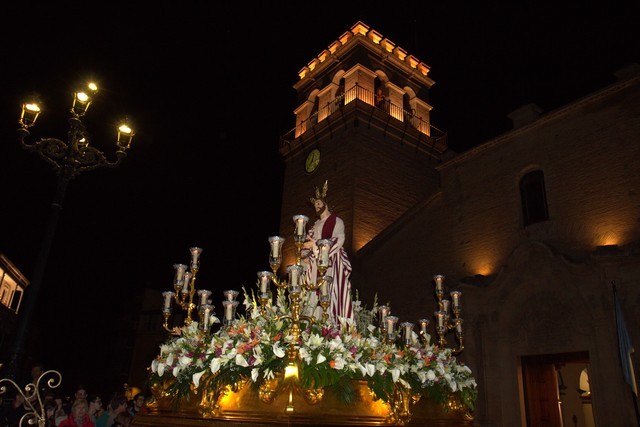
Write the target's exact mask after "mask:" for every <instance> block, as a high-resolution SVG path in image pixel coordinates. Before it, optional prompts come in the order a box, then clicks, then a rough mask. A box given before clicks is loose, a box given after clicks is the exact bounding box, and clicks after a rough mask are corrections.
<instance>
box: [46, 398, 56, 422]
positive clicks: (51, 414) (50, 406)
mask: <svg viewBox="0 0 640 427" xmlns="http://www.w3.org/2000/svg"><path fill="white" fill-rule="evenodd" d="M44 417H45V418H44V427H57V424H56V402H55V401H54V400H51V401H47V402H45V403H44Z"/></svg>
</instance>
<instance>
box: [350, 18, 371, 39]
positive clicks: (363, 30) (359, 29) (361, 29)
mask: <svg viewBox="0 0 640 427" xmlns="http://www.w3.org/2000/svg"><path fill="white" fill-rule="evenodd" d="M368 31H369V27H368V26H367V25H366V24H364V23H362V22H360V21H358V22H356V24H355V25H354V26H353V27H351V32H352V33H353V35H354V36H355V35H358V34H362V35H363V36H366V35H367V32H368Z"/></svg>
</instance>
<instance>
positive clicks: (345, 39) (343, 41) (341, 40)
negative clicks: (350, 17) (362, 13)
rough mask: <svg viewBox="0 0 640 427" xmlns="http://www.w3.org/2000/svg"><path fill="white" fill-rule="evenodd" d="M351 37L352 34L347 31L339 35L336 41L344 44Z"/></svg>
mask: <svg viewBox="0 0 640 427" xmlns="http://www.w3.org/2000/svg"><path fill="white" fill-rule="evenodd" d="M351 37H353V33H352V32H351V31H347V32H346V33H344V34H343V35H341V36H340V38H339V39H338V40H340V43H342V44H345V43H346V42H348V41H349V39H351Z"/></svg>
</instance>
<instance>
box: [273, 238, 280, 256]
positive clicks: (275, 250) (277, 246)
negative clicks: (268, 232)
mask: <svg viewBox="0 0 640 427" xmlns="http://www.w3.org/2000/svg"><path fill="white" fill-rule="evenodd" d="M271 252H273V257H274V258H278V257H279V256H280V240H277V239H276V240H273V241H271Z"/></svg>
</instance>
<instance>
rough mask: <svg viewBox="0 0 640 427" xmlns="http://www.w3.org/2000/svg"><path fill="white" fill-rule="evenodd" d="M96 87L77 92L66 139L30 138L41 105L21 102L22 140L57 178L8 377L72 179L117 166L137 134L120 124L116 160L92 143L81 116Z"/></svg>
mask: <svg viewBox="0 0 640 427" xmlns="http://www.w3.org/2000/svg"><path fill="white" fill-rule="evenodd" d="M97 89H98V88H97V86H96V85H95V84H94V83H89V84H88V85H87V87H86V89H83V90H80V91H77V92H75V93H74V97H73V104H72V106H71V110H70V113H71V116H70V117H69V131H68V133H67V141H66V142H64V141H62V140H60V139H57V138H43V139H41V140H39V141H37V142H28V141H27V137H28V136H29V135H30V133H29V128H31V127H32V126H33V125H35V123H36V120H37V118H38V115H39V114H40V107H39V105H38V104H37V103H25V104H23V105H22V114H21V115H20V121H19V123H20V128H19V129H18V137H19V140H20V144H21V145H22V147H23V148H24V149H26V150H28V151H32V152H35V153H37V154H38V155H39V156H40V157H41V158H43V159H44V160H45V161H46V162H47V163H49V164H50V165H51V166H52V167H53V169H54V170H55V172H56V175H57V177H58V178H57V185H56V191H55V195H54V198H53V202H52V203H51V208H50V212H49V218H48V221H47V228H46V231H45V234H44V238H43V240H42V244H41V247H40V251H39V253H38V258H37V260H36V265H35V267H34V270H33V276H32V277H31V283H30V285H29V286H28V287H27V292H26V293H25V305H24V307H23V310H22V312H21V314H20V318H19V322H18V329H17V332H16V337H15V340H14V342H13V346H12V349H11V355H10V358H9V364H8V377H9V378H12V379H15V378H16V376H17V372H18V368H19V364H20V362H21V361H22V360H23V353H24V346H25V342H26V338H27V335H28V332H29V326H30V323H31V318H32V316H33V312H34V310H35V306H36V301H37V299H38V294H39V292H40V288H41V286H42V278H43V276H44V271H45V267H46V265H47V260H48V258H49V252H50V249H51V245H52V243H53V238H54V235H55V231H56V227H57V224H58V219H59V218H60V213H61V211H62V202H63V201H64V196H65V193H66V190H67V185H68V184H69V181H71V179H73V178H74V177H76V176H77V175H78V174H80V173H82V172H85V171H89V170H94V169H98V168H105V167H106V168H114V167H116V166H118V165H119V164H120V163H121V162H122V160H123V159H124V158H125V157H126V156H127V154H126V150H127V149H129V148H130V146H131V141H132V139H133V136H134V132H133V130H132V129H131V127H129V125H128V124H127V123H125V122H122V123H121V124H119V125H118V129H117V140H116V160H115V161H109V160H108V159H107V157H106V156H105V155H104V153H102V152H101V151H100V150H98V149H96V148H95V147H92V146H91V145H90V144H91V139H90V136H89V134H88V133H87V131H86V128H85V126H84V124H83V123H82V117H83V116H84V115H85V114H86V112H87V110H88V108H89V105H90V104H91V102H92V101H93V97H94V96H95V94H96V93H97Z"/></svg>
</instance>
